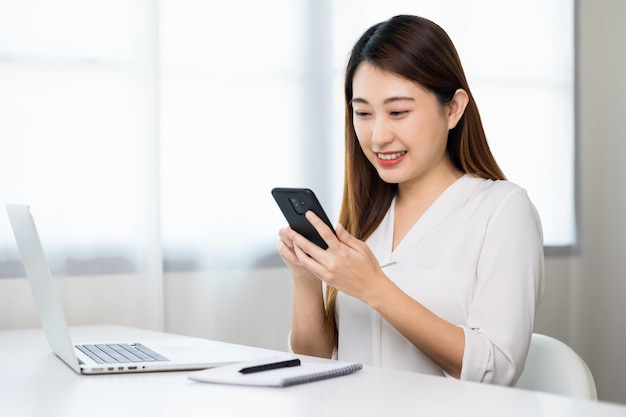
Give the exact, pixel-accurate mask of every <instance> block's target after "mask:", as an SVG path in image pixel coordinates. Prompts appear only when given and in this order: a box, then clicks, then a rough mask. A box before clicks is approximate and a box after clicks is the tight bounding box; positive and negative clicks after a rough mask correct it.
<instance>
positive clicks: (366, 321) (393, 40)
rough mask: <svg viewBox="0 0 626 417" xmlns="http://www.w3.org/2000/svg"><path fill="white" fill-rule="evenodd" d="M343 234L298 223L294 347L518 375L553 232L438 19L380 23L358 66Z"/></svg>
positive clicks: (291, 238) (284, 245)
mask: <svg viewBox="0 0 626 417" xmlns="http://www.w3.org/2000/svg"><path fill="white" fill-rule="evenodd" d="M345 106H346V134H345V136H346V157H345V184H344V195H343V203H342V208H341V214H340V219H339V223H340V224H339V225H338V226H337V227H336V236H335V234H333V232H332V231H331V230H330V229H329V228H328V227H327V226H326V225H324V223H323V222H322V221H321V220H320V219H319V218H317V217H316V216H315V215H314V214H313V213H312V212H308V213H307V214H306V216H307V219H308V220H309V221H310V222H311V223H312V224H313V225H314V226H315V228H316V229H317V230H318V232H319V233H320V234H321V236H322V237H323V238H324V240H325V241H326V243H327V244H328V249H326V250H324V249H321V248H319V247H318V246H316V245H315V244H313V243H311V242H309V241H308V240H306V239H305V238H304V237H302V236H301V235H299V234H298V233H296V232H295V231H293V230H292V229H290V228H284V229H281V230H280V232H279V235H280V241H279V244H278V252H279V254H280V255H281V257H282V258H283V260H284V262H285V263H286V264H287V266H289V268H290V269H291V272H292V275H293V282H294V286H293V288H294V293H293V317H292V327H291V333H290V343H291V347H292V349H293V351H294V352H297V353H303V354H308V355H315V356H321V357H327V358H330V357H336V358H338V359H339V360H347V361H359V362H361V363H364V364H368V365H374V366H382V367H388V368H395V369H401V370H412V371H416V372H424V373H429V374H438V375H447V376H452V377H456V378H460V379H465V380H473V381H481V382H490V383H497V384H503V385H512V384H514V383H515V382H516V380H517V378H518V377H519V375H520V373H521V371H522V369H523V366H524V362H525V359H526V355H527V352H528V346H529V343H530V337H531V334H532V330H533V323H534V316H535V309H536V306H537V304H538V301H539V299H540V297H541V294H542V291H543V277H544V269H543V261H544V259H543V237H542V228H541V223H540V220H539V216H538V214H537V212H536V210H535V208H534V206H533V204H532V203H531V201H530V200H529V198H528V195H527V193H526V191H525V190H524V189H522V188H520V187H519V186H517V185H515V184H513V183H511V182H508V181H506V179H505V177H504V174H503V173H502V171H501V170H500V168H499V167H498V165H497V163H496V162H495V160H494V158H493V156H492V154H491V152H490V150H489V146H488V144H487V140H486V138H485V133H484V131H483V127H482V124H481V120H480V116H479V113H478V109H477V107H476V103H475V102H474V100H473V97H472V94H471V92H470V89H469V86H468V84H467V81H466V79H465V75H464V72H463V68H462V66H461V63H460V60H459V57H458V55H457V53H456V50H455V48H454V45H453V44H452V42H451V40H450V39H449V37H448V36H447V34H446V33H445V32H444V31H443V30H442V29H441V28H440V27H439V26H437V25H436V24H434V23H433V22H431V21H429V20H426V19H423V18H420V17H415V16H396V17H393V18H392V19H390V20H388V21H385V22H382V23H379V24H377V25H374V26H372V27H371V28H370V29H368V30H367V31H366V32H365V33H364V34H363V36H362V37H361V38H360V39H359V40H358V41H357V43H356V45H355V46H354V48H353V50H352V53H351V56H350V59H349V62H348V65H347V69H346V76H345Z"/></svg>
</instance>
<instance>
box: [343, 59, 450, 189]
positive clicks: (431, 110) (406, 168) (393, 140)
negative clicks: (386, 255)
mask: <svg viewBox="0 0 626 417" xmlns="http://www.w3.org/2000/svg"><path fill="white" fill-rule="evenodd" d="M352 91H353V98H352V108H353V120H354V129H355V131H356V135H357V138H358V140H359V144H360V145H361V149H362V150H363V152H364V153H365V155H366V156H367V159H368V160H369V161H370V163H371V164H372V165H373V166H374V167H375V168H376V170H377V171H378V175H379V176H380V177H381V179H382V180H383V181H385V182H387V183H395V184H398V185H399V186H400V185H403V184H405V183H415V182H419V181H421V180H423V179H426V178H428V177H429V176H432V175H435V176H437V175H441V174H445V173H448V172H450V170H451V169H454V168H453V167H452V163H451V162H450V159H449V157H448V154H447V153H446V143H447V140H448V130H449V129H451V128H452V127H454V126H455V125H456V122H457V121H458V118H456V117H454V116H450V109H449V107H450V106H448V105H446V106H441V105H440V104H439V102H438V101H437V98H436V96H435V94H434V93H432V92H430V91H427V90H426V89H424V88H423V87H421V86H420V85H419V84H417V83H415V82H413V81H411V80H408V79H406V78H403V77H400V76H398V75H396V74H393V73H390V72H386V71H383V70H381V69H378V68H376V67H374V66H372V65H371V64H369V63H366V62H363V63H361V64H360V65H359V66H358V67H357V69H356V72H355V74H354V78H353V81H352ZM453 100H454V99H453Z"/></svg>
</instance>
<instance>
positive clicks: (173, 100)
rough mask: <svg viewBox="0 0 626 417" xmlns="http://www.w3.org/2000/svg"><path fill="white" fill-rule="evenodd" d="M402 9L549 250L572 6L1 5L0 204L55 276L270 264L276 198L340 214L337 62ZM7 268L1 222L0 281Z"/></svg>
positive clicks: (13, 267) (570, 192)
mask: <svg viewBox="0 0 626 417" xmlns="http://www.w3.org/2000/svg"><path fill="white" fill-rule="evenodd" d="M400 13H412V14H419V15H422V16H425V17H428V18H430V19H432V20H434V21H435V22H437V23H439V24H440V25H441V26H442V27H443V28H444V29H445V30H446V31H447V32H448V34H449V35H450V37H451V38H452V40H453V42H454V43H455V45H456V46H457V49H458V51H459V54H460V56H461V59H462V61H463V63H464V66H465V70H466V75H467V77H468V79H469V82H470V86H471V88H472V92H473V94H474V96H475V97H476V100H477V102H478V105H479V108H480V110H481V116H482V118H483V121H484V125H485V129H486V131H487V136H488V139H489V141H490V144H491V146H492V150H493V152H494V154H495V156H496V158H497V159H498V161H499V163H500V165H501V166H502V168H503V170H504V171H505V174H506V175H507V176H508V177H509V179H510V180H512V181H514V182H516V183H518V184H520V185H522V186H523V187H525V188H526V189H528V191H529V194H530V196H531V198H532V199H533V201H534V202H535V204H536V206H537V208H538V210H539V212H540V214H541V217H542V220H543V225H544V232H545V241H546V245H547V246H569V245H572V244H574V243H575V240H576V229H575V220H574V214H575V213H574V122H573V120H574V101H573V100H574V70H573V65H574V64H573V63H574V52H573V48H574V43H573V38H574V36H573V33H574V29H573V24H574V16H573V15H574V6H573V0H553V1H550V2H545V1H540V0H531V1H526V2H507V3H506V5H505V4H503V3H501V2H496V1H490V0H474V1H463V0H447V1H437V0H428V1H427V0H422V1H416V0H411V1H408V0H405V1H399V0H388V1H385V2H378V1H370V2H368V1H355V0H343V1H342V0H337V1H314V0H310V1H308V2H305V1H302V2H293V1H290V0H265V1H252V0H239V1H231V2H202V1H192V0H178V1H173V0H161V1H159V2H154V1H148V0H145V1H135V2H126V1H123V0H116V1H107V2H87V3H86V2H81V1H78V0H73V1H72V0H63V1H61V0H58V1H55V2H39V1H35V0H20V1H18V0H0V142H1V143H2V152H1V153H0V189H1V190H2V199H3V201H2V203H5V202H28V203H30V204H31V206H32V207H33V210H34V211H35V213H36V219H37V221H38V224H39V226H40V229H41V230H40V232H41V233H42V238H43V240H44V243H45V244H46V245H47V246H48V250H49V252H50V253H51V254H52V260H53V269H54V270H55V271H56V272H58V273H64V274H74V275H80V274H91V273H102V272H109V273H111V272H112V273H117V272H142V271H143V272H145V271H150V270H152V271H153V270H156V269H159V270H160V263H161V261H162V260H163V261H164V262H165V266H166V269H169V270H188V269H201V268H250V267H255V266H264V265H277V264H279V263H280V261H279V260H278V259H277V257H276V254H275V244H276V241H277V230H278V228H280V227H281V226H282V225H283V224H284V220H283V218H282V216H281V214H280V212H279V210H278V209H277V207H276V206H275V204H274V201H273V200H272V197H271V195H270V190H271V188H272V187H274V186H307V187H310V188H312V189H314V190H315V191H316V193H317V194H318V196H319V197H320V199H321V200H322V203H323V204H324V205H325V206H326V207H327V211H328V212H329V215H330V217H331V218H336V217H337V214H338V210H339V203H340V198H341V189H342V180H343V166H342V164H343V125H342V124H343V99H342V96H341V94H342V76H343V69H344V65H345V61H346V58H347V55H348V53H349V50H350V48H351V46H352V44H353V43H354V41H355V40H356V38H357V37H358V36H359V35H360V34H361V33H362V32H363V31H364V30H365V29H366V28H367V27H369V26H370V25H372V24H373V23H375V22H378V21H381V20H384V19H387V18H389V17H391V16H392V15H395V14H400ZM161 249H163V252H161ZM17 259H18V257H17V252H16V250H15V249H14V243H13V239H12V233H11V232H10V227H9V225H8V220H7V219H6V215H3V216H0V266H1V267H0V275H1V276H15V274H16V273H17V272H18V270H19V262H18V261H17ZM147 265H149V266H147Z"/></svg>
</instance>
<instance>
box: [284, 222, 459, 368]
mask: <svg viewBox="0 0 626 417" xmlns="http://www.w3.org/2000/svg"><path fill="white" fill-rule="evenodd" d="M307 218H308V219H309V221H311V223H313V224H314V225H315V226H316V228H317V230H318V232H320V234H321V235H322V237H323V238H324V240H326V242H327V243H328V245H329V248H328V249H327V250H326V251H324V250H323V249H320V248H318V247H316V246H315V245H314V244H312V243H310V242H308V241H307V240H306V239H304V238H303V237H302V236H300V235H298V234H297V233H295V232H293V231H288V232H287V233H286V236H285V238H286V239H289V240H291V241H294V242H296V244H295V246H294V253H295V254H296V255H297V258H298V261H299V263H300V265H302V266H304V267H305V268H306V269H307V270H309V271H311V272H312V273H313V274H315V276H317V277H319V278H320V279H322V280H323V281H324V282H326V283H327V284H328V285H332V286H334V287H335V288H337V289H338V290H339V291H341V292H343V293H345V294H348V295H351V296H353V297H356V298H358V299H360V300H362V301H363V302H365V303H367V304H368V305H369V306H371V307H372V308H374V309H375V310H377V311H378V312H379V313H380V314H381V316H382V317H384V318H385V320H387V321H388V322H389V323H390V324H391V325H392V326H394V327H395V328H396V329H397V330H398V331H399V332H400V333H402V335H403V336H404V337H406V338H407V339H408V340H409V341H410V342H411V343H412V344H413V345H415V346H416V347H417V348H418V349H420V350H421V351H422V352H423V353H424V354H425V355H427V356H428V357H429V358H430V359H431V360H432V361H433V362H434V363H436V364H437V365H438V366H439V367H441V369H443V370H444V371H445V372H446V373H448V374H450V375H452V376H455V377H457V378H458V377H460V375H461V369H462V362H463V351H464V344H465V335H464V332H463V329H461V328H460V327H458V326H456V325H454V324H452V323H449V322H447V321H446V320H443V319H442V318H440V317H438V316H437V315H435V314H433V313H432V312H431V311H430V310H428V309H427V308H425V307H424V306H423V305H422V304H420V303H419V302H418V301H416V300H415V299H413V298H411V297H410V296H409V295H407V294H406V293H404V292H403V291H402V290H401V289H400V288H398V287H397V286H396V285H395V284H394V283H393V282H392V281H391V280H389V278H387V276H386V275H385V274H384V273H383V271H382V269H381V268H380V266H379V265H378V261H377V259H376V257H375V256H374V255H373V254H372V252H371V251H370V249H369V247H368V246H367V245H366V244H365V243H364V242H362V241H360V240H358V239H356V238H355V237H353V236H352V235H350V234H349V233H348V232H347V231H346V230H345V229H344V228H343V227H341V226H337V229H336V233H337V235H336V237H335V236H334V235H333V234H332V231H330V230H329V229H328V230H326V229H327V227H326V226H325V225H323V224H322V222H321V220H319V219H318V218H317V217H316V216H315V215H314V214H312V213H307ZM292 340H293V339H292Z"/></svg>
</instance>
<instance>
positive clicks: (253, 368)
mask: <svg viewBox="0 0 626 417" xmlns="http://www.w3.org/2000/svg"><path fill="white" fill-rule="evenodd" d="M292 366H300V359H289V360H286V361H281V362H274V363H266V364H263V365H257V366H249V367H247V368H241V369H240V370H239V372H241V373H242V374H252V373H255V372H263V371H269V370H271V369H278V368H289V367H292Z"/></svg>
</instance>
